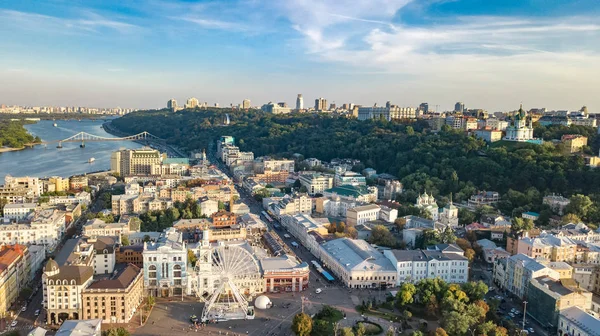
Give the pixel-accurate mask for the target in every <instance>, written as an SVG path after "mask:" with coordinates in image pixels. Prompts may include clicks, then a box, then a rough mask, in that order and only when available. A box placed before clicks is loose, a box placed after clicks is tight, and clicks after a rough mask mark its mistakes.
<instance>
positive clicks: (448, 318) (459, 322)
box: [441, 311, 471, 335]
mask: <svg viewBox="0 0 600 336" xmlns="http://www.w3.org/2000/svg"><path fill="white" fill-rule="evenodd" d="M441 325H442V327H443V328H444V330H446V332H447V333H448V334H449V335H463V334H465V333H466V332H467V330H468V329H469V327H470V326H471V320H470V319H469V317H468V316H467V315H465V314H462V313H459V312H457V311H451V312H449V313H447V314H445V315H444V317H443V318H442V321H441Z"/></svg>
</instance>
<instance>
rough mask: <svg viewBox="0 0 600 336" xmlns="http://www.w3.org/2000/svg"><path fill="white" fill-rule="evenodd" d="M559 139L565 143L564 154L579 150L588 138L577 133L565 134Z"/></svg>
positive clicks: (585, 144)
mask: <svg viewBox="0 0 600 336" xmlns="http://www.w3.org/2000/svg"><path fill="white" fill-rule="evenodd" d="M560 140H561V141H562V143H563V144H564V145H565V149H564V151H565V153H566V154H571V153H577V152H580V151H581V149H582V148H583V147H584V146H587V143H588V138H587V137H584V136H582V135H579V134H565V135H563V136H562V137H561V138H560Z"/></svg>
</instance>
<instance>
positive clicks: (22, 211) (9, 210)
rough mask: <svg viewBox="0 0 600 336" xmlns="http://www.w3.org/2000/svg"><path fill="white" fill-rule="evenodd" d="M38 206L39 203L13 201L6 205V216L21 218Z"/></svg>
mask: <svg viewBox="0 0 600 336" xmlns="http://www.w3.org/2000/svg"><path fill="white" fill-rule="evenodd" d="M36 207H37V203H13V204H6V205H5V206H4V218H8V219H12V220H19V219H23V218H25V217H27V215H29V214H30V213H32V212H33V211H34V210H35V208H36Z"/></svg>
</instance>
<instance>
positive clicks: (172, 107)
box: [167, 99, 177, 112]
mask: <svg viewBox="0 0 600 336" xmlns="http://www.w3.org/2000/svg"><path fill="white" fill-rule="evenodd" d="M167 108H168V109H169V110H171V111H173V112H175V111H177V100H175V99H171V100H169V101H168V102H167Z"/></svg>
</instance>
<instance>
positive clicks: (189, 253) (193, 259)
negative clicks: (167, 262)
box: [187, 250, 198, 267]
mask: <svg viewBox="0 0 600 336" xmlns="http://www.w3.org/2000/svg"><path fill="white" fill-rule="evenodd" d="M187 258H188V264H189V265H191V266H192V267H194V266H195V265H196V261H198V258H197V257H196V255H195V254H194V252H193V251H192V250H187Z"/></svg>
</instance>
